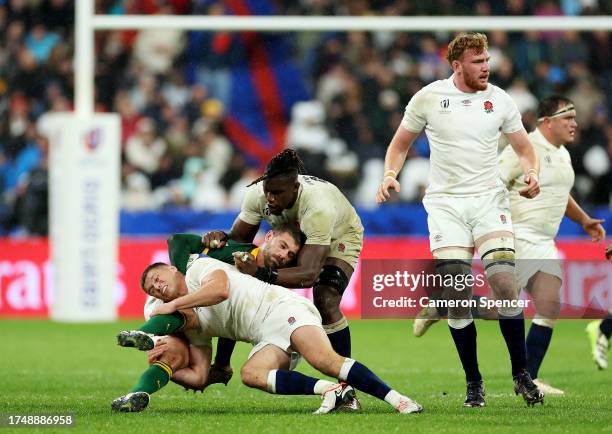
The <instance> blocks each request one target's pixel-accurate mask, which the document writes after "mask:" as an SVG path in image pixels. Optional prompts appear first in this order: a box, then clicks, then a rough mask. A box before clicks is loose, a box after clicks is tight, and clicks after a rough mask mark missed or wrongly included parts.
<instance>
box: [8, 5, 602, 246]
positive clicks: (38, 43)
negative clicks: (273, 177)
mask: <svg viewBox="0 0 612 434" xmlns="http://www.w3.org/2000/svg"><path fill="white" fill-rule="evenodd" d="M230 3H235V2H223V1H211V0H193V1H189V0H166V1H164V0H125V1H114V0H102V1H97V2H96V8H97V11H98V13H108V14H207V15H223V14H227V13H230V12H231V10H230V6H231V5H228V4H230ZM264 3H269V4H270V7H271V8H273V9H274V10H276V11H277V13H279V14H283V15H286V14H291V15H297V14H300V15H382V16H399V15H405V16H407V15H536V16H550V15H592V14H610V13H612V4H611V3H610V2H609V1H605V0H600V1H597V0H580V1H578V0H560V1H554V0H539V1H535V0H507V1H505V2H496V1H492V0H463V1H449V0H437V1H430V2H411V1H409V0H371V1H367V0H358V1H353V0H351V1H349V0H344V1H332V0H301V1H299V2H298V1H286V0H283V1H276V2H273V1H264ZM0 26H1V27H2V28H3V29H4V32H2V34H0V47H1V49H0V234H1V233H3V232H4V233H6V232H15V231H21V232H22V233H26V234H45V233H46V231H47V219H46V215H47V190H48V185H47V184H48V183H47V153H48V142H47V139H46V138H45V137H44V136H43V135H42V134H41V132H40V131H39V129H38V127H37V122H38V120H39V118H40V116H41V115H42V114H44V113H46V112H56V111H68V110H71V109H72V108H73V103H72V100H73V80H74V72H73V60H72V56H73V50H74V31H73V26H74V2H72V1H70V0H0ZM448 36H449V35H448V34H443V33H440V34H437V33H436V34H433V33H419V34H416V33H400V32H386V31H381V32H372V33H365V32H351V33H298V34H284V35H282V36H281V37H282V38H283V39H284V40H285V41H286V43H287V44H289V46H290V47H291V50H290V55H291V56H292V60H293V62H294V63H295V64H296V65H297V66H298V68H299V70H300V72H301V74H302V75H303V80H304V84H305V87H306V89H307V92H308V94H309V99H308V100H305V101H301V102H299V103H297V104H295V105H294V106H293V107H292V108H291V110H290V112H288V113H287V127H288V128H287V135H286V137H287V140H286V146H289V147H294V148H295V149H297V150H298V152H299V153H300V155H301V156H302V158H303V160H304V162H305V164H306V167H307V169H308V171H309V172H310V173H311V174H314V175H318V176H320V177H323V178H327V179H330V180H332V181H334V182H335V183H336V184H337V185H338V186H339V187H341V189H342V190H343V192H344V193H345V194H346V195H347V196H348V197H349V198H350V199H351V200H352V202H353V203H354V204H356V205H357V206H364V207H368V206H371V207H373V206H375V191H376V187H377V183H378V181H379V179H380V178H381V175H382V171H383V161H382V159H383V157H384V153H385V149H386V147H387V145H388V143H389V141H390V138H391V135H392V134H393V132H394V131H395V129H396V128H397V125H398V124H399V122H400V120H401V118H402V115H403V110H404V107H405V105H406V103H407V102H408V101H409V100H410V98H411V96H412V95H413V94H414V93H415V92H416V91H418V90H419V89H420V88H421V87H422V86H424V85H425V84H427V83H430V82H431V81H433V80H437V79H442V78H446V77H448V76H449V74H450V68H449V66H448V64H447V62H446V60H445V53H444V50H445V48H446V43H447V42H448V39H449V38H448ZM488 36H489V52H490V54H491V63H490V66H491V80H490V81H491V82H492V83H494V84H496V85H498V86H500V87H502V88H504V89H506V90H507V92H508V93H509V94H510V95H511V96H512V97H513V98H514V100H515V101H516V103H517V105H518V106H519V109H520V110H521V113H522V115H523V121H524V124H525V126H526V128H527V130H528V131H531V130H533V129H534V128H535V121H536V119H535V118H536V116H535V108H536V105H537V101H538V99H540V98H542V97H544V96H546V95H549V94H551V93H560V94H563V95H566V96H567V97H569V98H571V99H572V100H573V101H574V102H575V104H576V108H577V113H578V119H577V121H578V125H579V129H578V132H577V138H576V143H575V145H572V146H571V148H570V152H571V154H572V159H573V165H574V169H575V171H576V175H577V177H576V185H575V192H574V195H575V197H576V198H577V200H578V201H579V202H582V203H586V204H591V205H608V206H612V196H611V186H612V125H611V124H610V122H609V121H610V117H611V114H612V34H611V33H610V32H606V31H594V32H575V31H558V32H552V31H550V32H535V31H529V32H504V31H495V32H491V33H489V34H488ZM275 37H278V35H275ZM241 43H242V42H241V39H240V38H239V35H237V34H232V33H224V32H221V33H217V34H211V33H205V32H189V33H183V32H180V31H177V30H163V31H160V30H143V31H140V32H136V31H112V32H98V33H97V34H96V70H95V84H96V105H97V107H96V109H97V110H98V111H114V112H117V113H119V115H120V116H121V123H122V140H121V152H122V207H123V209H125V210H151V209H161V208H164V207H170V206H181V207H190V208H193V209H196V210H219V209H237V208H238V207H239V204H240V203H241V200H242V194H243V191H244V186H245V185H247V184H248V183H249V182H250V181H251V180H253V179H254V178H256V177H257V175H258V173H259V170H260V167H259V166H258V165H257V164H256V162H255V161H253V160H252V159H251V158H250V157H249V156H247V155H245V154H243V153H242V152H240V151H239V147H238V146H237V144H236V143H232V142H231V141H230V140H229V138H228V135H227V134H226V131H225V120H226V116H227V114H228V113H230V112H231V110H232V107H231V104H232V100H231V98H230V97H229V95H230V92H231V87H232V75H231V70H232V68H233V67H236V61H235V59H236V56H235V54H236V52H237V50H240V49H241V48H240V47H241ZM288 111H289V110H288ZM428 155H429V149H428V144H427V140H426V138H425V136H424V135H422V136H421V138H420V139H419V140H418V141H417V143H416V144H415V146H414V147H413V149H412V150H411V155H410V157H411V158H410V160H409V161H408V162H407V164H406V169H405V170H404V171H403V173H402V174H401V175H400V181H402V186H403V188H402V192H401V196H400V197H399V198H398V200H400V201H407V202H410V201H419V200H420V198H421V196H422V194H423V191H424V184H425V183H426V179H427V173H428V167H429V166H428Z"/></svg>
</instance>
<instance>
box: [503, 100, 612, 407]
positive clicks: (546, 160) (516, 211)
mask: <svg viewBox="0 0 612 434" xmlns="http://www.w3.org/2000/svg"><path fill="white" fill-rule="evenodd" d="M537 113H538V126H537V128H536V129H535V130H534V131H533V132H531V133H530V134H529V138H530V140H531V143H533V145H534V147H535V149H536V151H537V153H538V157H539V159H540V188H541V191H540V194H539V195H538V196H537V197H535V198H533V199H525V198H524V197H522V196H521V195H520V194H519V191H520V190H521V189H523V188H524V187H525V184H524V182H523V179H522V176H521V167H520V164H519V161H518V157H517V155H516V153H515V152H514V151H513V150H512V149H511V148H510V147H507V148H506V149H504V151H503V152H502V153H501V155H500V156H499V168H500V174H501V179H502V181H503V182H504V183H505V184H506V185H507V187H508V190H509V191H510V212H511V213H512V221H513V224H514V244H515V249H516V258H517V260H518V261H517V266H516V271H517V279H518V285H519V289H520V290H524V291H527V292H528V293H529V294H530V295H531V298H532V299H533V301H534V305H535V308H536V313H537V316H536V318H535V319H534V320H533V322H532V324H531V327H530V329H529V334H528V335H527V369H528V371H529V373H530V374H531V377H532V378H533V379H534V383H536V385H537V386H538V387H539V388H540V390H541V391H542V392H543V393H544V394H545V395H562V394H563V391H562V390H560V389H557V388H554V387H551V386H550V385H548V384H546V383H544V382H542V381H540V380H539V379H538V378H539V377H538V371H539V368H540V365H541V364H542V360H543V359H544V356H545V355H546V351H547V349H548V345H549V344H550V340H551V338H552V331H553V327H554V325H555V321H556V319H557V318H558V316H559V309H560V304H561V300H560V290H561V283H562V280H563V272H562V270H561V266H560V264H559V261H558V259H559V256H558V253H557V248H556V247H555V237H556V236H557V232H558V230H559V225H560V223H561V219H562V218H563V216H564V215H566V216H567V217H569V218H570V219H571V220H573V221H575V222H576V223H578V224H580V225H581V226H582V227H583V228H584V230H585V232H587V233H588V234H589V235H590V236H591V239H592V240H593V241H594V242H598V241H601V240H603V239H604V237H605V234H606V233H605V231H604V229H603V227H602V226H601V223H603V220H599V219H593V218H591V217H589V215H588V214H587V213H585V212H584V211H583V210H582V208H581V207H580V206H579V205H578V204H577V203H576V201H575V200H574V199H573V198H572V196H571V195H570V191H571V189H572V187H573V185H574V170H573V168H572V160H571V157H570V154H569V152H568V151H567V149H566V148H565V146H564V144H568V143H573V141H574V134H575V131H576V128H577V124H576V110H575V108H574V104H573V103H572V102H571V101H570V100H569V99H567V98H564V97H561V96H549V97H546V98H544V99H543V100H542V101H540V104H539V106H538V111H537Z"/></svg>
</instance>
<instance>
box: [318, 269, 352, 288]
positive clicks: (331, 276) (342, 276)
mask: <svg viewBox="0 0 612 434" xmlns="http://www.w3.org/2000/svg"><path fill="white" fill-rule="evenodd" d="M348 283H349V279H348V277H347V276H346V273H345V272H344V271H342V269H341V268H339V267H336V266H335V265H323V268H322V269H321V274H319V278H318V279H317V281H316V283H315V284H314V286H330V287H332V288H334V289H335V290H336V291H338V294H340V295H342V294H344V290H345V289H346V287H347V285H348Z"/></svg>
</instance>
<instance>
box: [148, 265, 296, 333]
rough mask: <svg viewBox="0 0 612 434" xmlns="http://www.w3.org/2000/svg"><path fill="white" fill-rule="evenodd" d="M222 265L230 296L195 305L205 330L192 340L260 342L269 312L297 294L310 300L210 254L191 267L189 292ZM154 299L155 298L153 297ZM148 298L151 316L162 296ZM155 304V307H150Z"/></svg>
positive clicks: (187, 276)
mask: <svg viewBox="0 0 612 434" xmlns="http://www.w3.org/2000/svg"><path fill="white" fill-rule="evenodd" d="M217 269H221V270H223V271H225V272H226V274H227V277H228V279H229V298H228V299H227V300H225V301H223V302H221V303H219V304H216V305H214V306H205V307H197V308H194V310H195V312H196V314H197V315H198V320H199V322H200V328H201V330H200V331H198V332H197V333H195V334H194V336H188V337H189V339H190V341H191V343H193V344H196V342H198V341H200V342H202V340H203V339H204V340H206V341H207V343H206V344H210V338H212V337H224V338H230V339H233V340H235V341H242V342H250V343H253V344H255V343H258V342H259V341H260V340H261V334H260V331H261V325H262V323H263V321H264V320H265V319H266V318H267V316H268V314H269V313H270V311H271V310H272V308H274V307H275V306H276V304H277V303H279V302H286V301H287V300H290V299H292V298H295V299H296V300H297V301H299V302H303V301H304V300H306V299H305V298H303V297H301V296H299V295H297V294H296V293H294V292H292V291H290V290H288V289H286V288H283V287H282V286H278V285H271V284H269V283H266V282H262V281H261V280H259V279H256V278H255V277H252V276H249V275H247V274H243V273H241V272H239V271H238V270H236V268H234V266H232V265H230V264H226V263H224V262H221V261H218V260H216V259H213V258H209V257H200V258H198V259H197V260H195V261H194V262H193V263H192V265H191V266H190V267H189V269H188V270H187V274H186V275H185V282H186V283H187V289H188V292H189V293H192V292H196V291H198V290H199V289H200V288H201V286H202V282H203V281H204V279H205V278H206V276H207V274H208V273H210V272H212V271H214V270H217ZM150 299H153V298H152V297H150ZM153 300H154V302H149V301H147V304H146V306H145V317H147V318H148V315H147V312H148V313H149V314H150V312H151V311H152V309H153V307H154V306H156V305H157V303H161V301H160V300H157V299H153ZM149 306H151V307H149Z"/></svg>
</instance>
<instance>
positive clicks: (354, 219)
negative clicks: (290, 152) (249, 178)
mask: <svg viewBox="0 0 612 434" xmlns="http://www.w3.org/2000/svg"><path fill="white" fill-rule="evenodd" d="M298 181H299V182H300V188H299V190H298V196H297V199H296V200H295V203H294V204H293V206H292V207H291V208H290V209H285V210H283V212H282V214H281V215H278V216H276V215H273V214H270V211H269V210H268V206H267V202H266V195H265V194H264V191H263V182H260V183H259V184H257V185H254V186H251V187H249V188H248V189H247V192H246V196H245V198H244V201H243V202H242V210H241V211H240V215H239V216H238V217H239V218H240V220H242V221H243V222H245V223H248V224H250V225H258V224H259V223H260V222H261V221H262V220H264V219H265V220H266V221H267V222H268V223H269V224H270V226H272V227H274V226H277V225H279V224H283V223H296V224H298V225H299V227H300V230H301V231H302V232H304V235H306V244H317V245H329V244H331V242H332V240H337V239H339V238H341V237H342V236H343V235H345V234H349V233H355V234H362V233H363V226H362V225H361V220H360V219H359V216H358V215H357V212H356V211H355V208H353V206H352V205H351V203H350V202H349V201H348V199H347V198H346V197H345V196H344V195H343V194H342V192H341V191H340V190H338V187H336V186H335V185H334V184H332V183H331V182H328V181H325V180H322V179H319V178H316V177H314V176H308V175H299V176H298Z"/></svg>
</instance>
